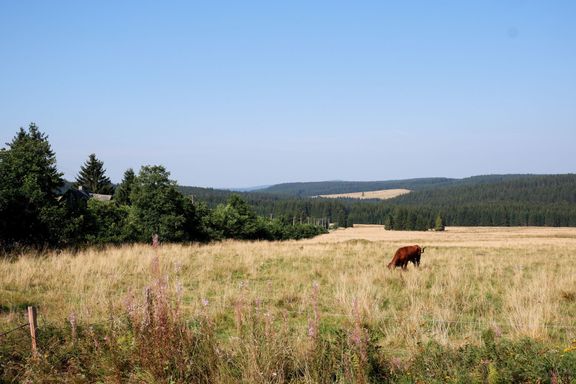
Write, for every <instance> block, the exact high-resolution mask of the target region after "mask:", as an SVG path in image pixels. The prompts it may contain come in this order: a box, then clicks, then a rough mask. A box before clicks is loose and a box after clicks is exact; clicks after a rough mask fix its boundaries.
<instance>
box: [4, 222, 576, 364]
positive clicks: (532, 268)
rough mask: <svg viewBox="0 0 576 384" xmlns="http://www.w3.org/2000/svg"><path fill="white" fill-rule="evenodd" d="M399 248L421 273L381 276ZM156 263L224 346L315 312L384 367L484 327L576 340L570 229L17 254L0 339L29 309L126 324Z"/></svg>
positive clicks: (299, 322) (7, 267)
mask: <svg viewBox="0 0 576 384" xmlns="http://www.w3.org/2000/svg"><path fill="white" fill-rule="evenodd" d="M408 244H419V245H422V246H426V247H427V248H426V251H425V253H424V254H423V255H422V264H421V267H420V268H419V269H415V268H414V267H413V266H412V264H411V265H410V266H409V268H408V271H406V272H402V271H401V270H393V271H390V270H388V269H386V267H385V266H386V264H387V263H388V262H389V260H390V259H391V257H392V255H393V253H394V251H395V249H396V248H397V247H399V246H402V245H408ZM156 253H157V254H158V256H159V260H160V267H161V271H162V275H163V276H166V278H167V289H168V291H169V293H170V295H171V297H172V298H173V300H174V301H178V302H179V303H180V305H181V307H180V310H181V311H182V314H183V317H184V318H186V317H188V316H189V317H193V316H197V315H198V314H199V313H204V314H206V313H207V314H208V315H209V316H210V317H211V318H212V319H214V321H215V324H216V327H217V329H218V330H219V334H220V335H221V337H223V338H226V337H228V336H226V335H229V334H230V332H231V330H232V329H233V328H234V321H235V320H234V316H235V314H237V312H238V308H240V307H242V308H253V309H254V308H256V309H257V310H262V311H266V313H269V314H270V316H272V317H273V318H275V319H281V318H283V319H285V320H286V321H287V322H288V323H289V324H290V327H291V329H292V331H291V332H293V333H294V335H295V336H294V337H295V338H301V339H305V338H306V327H307V326H309V321H310V318H311V316H313V315H314V313H315V312H317V313H318V315H319V317H320V321H321V322H322V323H323V324H324V325H325V326H328V327H330V326H331V325H332V324H333V325H335V326H339V325H344V326H346V325H349V324H352V323H353V322H354V318H355V317H356V318H358V317H361V319H362V322H363V324H364V326H365V327H367V328H370V329H371V330H372V331H373V332H374V334H375V335H376V337H377V341H376V342H377V345H378V346H379V347H380V348H381V349H382V351H383V353H385V354H389V355H391V356H396V355H398V356H405V355H408V354H410V353H411V352H412V351H414V349H415V348H417V346H418V345H419V343H421V342H426V341H428V340H436V341H438V342H439V343H441V344H447V345H456V346H457V345H461V344H465V343H475V342H478V341H479V338H480V335H481V331H482V330H485V329H488V328H491V329H493V330H495V332H497V333H498V334H502V335H504V336H508V337H511V338H517V337H522V336H529V337H531V338H535V339H538V340H541V341H544V342H548V343H551V344H553V345H559V346H562V345H567V344H569V343H570V340H572V339H574V338H575V337H576V321H575V320H574V319H576V265H575V263H574V261H575V256H574V255H575V253H576V229H573V228H459V227H450V228H447V230H446V231H445V232H396V231H386V230H384V229H383V228H382V227H379V226H357V227H354V228H349V229H339V230H336V231H333V232H331V233H329V234H327V235H322V236H319V237H317V238H315V239H311V240H303V241H288V242H239V241H225V242H221V243H213V244H207V245H172V244H164V245H162V246H160V247H159V248H158V249H157V250H154V249H153V248H152V247H150V246H146V245H132V246H122V247H117V248H114V247H111V248H106V249H102V250H97V249H90V250H85V251H81V252H79V253H77V254H73V253H70V252H61V253H53V254H48V255H44V256H33V255H21V256H20V257H18V258H17V259H15V260H1V261H0V303H1V305H2V307H1V308H2V312H0V331H2V330H5V329H8V328H10V327H11V326H12V325H14V324H19V323H20V322H21V321H22V319H23V308H25V306H26V305H36V306H38V308H39V314H40V315H39V316H40V324H63V325H66V324H67V322H68V318H69V316H70V315H71V314H74V316H75V318H76V319H77V321H78V323H85V324H94V323H98V322H102V321H106V320H107V319H109V317H110V316H114V315H115V314H121V313H123V312H124V311H125V310H126V308H127V306H129V305H130V303H131V302H133V301H134V300H139V299H140V298H141V297H142V296H143V294H144V291H145V289H146V287H147V286H149V285H150V284H151V277H150V265H151V261H152V259H153V258H154V255H155V254H156ZM313 286H317V287H318V288H317V289H318V298H317V299H315V298H314V296H315V293H314V288H313ZM316 300H317V309H314V306H315V305H316V304H315V301H316ZM355 310H356V311H357V313H356V314H354V313H353V312H354V311H355ZM230 337H232V336H230Z"/></svg>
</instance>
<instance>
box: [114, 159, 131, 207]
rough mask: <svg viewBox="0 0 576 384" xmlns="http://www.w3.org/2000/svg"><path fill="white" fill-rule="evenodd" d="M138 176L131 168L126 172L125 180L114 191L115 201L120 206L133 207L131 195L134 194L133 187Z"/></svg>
mask: <svg viewBox="0 0 576 384" xmlns="http://www.w3.org/2000/svg"><path fill="white" fill-rule="evenodd" d="M135 178H136V174H135V173H134V170H133V169H132V168H129V169H127V170H126V172H124V178H123V179H122V182H121V183H120V184H119V185H118V187H116V190H115V191H114V200H115V201H116V202H117V203H118V204H123V205H132V200H130V193H132V186H133V185H134V179H135Z"/></svg>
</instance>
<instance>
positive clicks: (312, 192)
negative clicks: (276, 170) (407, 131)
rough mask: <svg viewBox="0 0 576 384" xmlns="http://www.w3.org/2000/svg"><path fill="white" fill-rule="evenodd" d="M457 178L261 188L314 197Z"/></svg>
mask: <svg viewBox="0 0 576 384" xmlns="http://www.w3.org/2000/svg"><path fill="white" fill-rule="evenodd" d="M455 180H456V179H448V178H445V177H434V178H420V179H406V180H386V181H317V182H303V183H283V184H276V185H272V186H270V187H268V188H264V189H261V190H259V191H258V192H260V193H277V194H284V195H290V196H299V197H312V196H318V195H331V194H336V193H351V192H368V191H377V190H380V189H397V188H404V189H410V190H419V189H422V188H427V187H438V186H441V185H444V184H450V183H452V182H454V181H455Z"/></svg>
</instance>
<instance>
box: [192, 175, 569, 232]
mask: <svg viewBox="0 0 576 384" xmlns="http://www.w3.org/2000/svg"><path fill="white" fill-rule="evenodd" d="M385 183H386V182H374V183H369V182H336V181H332V182H318V183H291V184H280V185H279V187H276V186H273V187H270V188H266V189H262V190H259V191H257V192H249V193H244V194H242V196H243V198H244V199H245V200H246V201H247V202H248V203H249V204H250V205H252V206H253V207H254V209H255V210H257V212H258V213H259V214H260V215H264V216H272V217H283V218H284V219H285V220H290V219H292V220H293V221H294V220H295V221H296V222H300V221H303V222H308V221H309V220H312V221H313V222H314V221H315V220H318V219H320V218H325V219H326V220H328V222H331V223H336V224H337V225H338V226H350V225H352V224H354V223H357V224H361V223H362V224H384V225H386V226H387V228H389V229H400V230H407V229H416V230H427V229H431V228H435V229H441V228H442V227H444V226H446V225H463V226H527V225H533V226H576V175H574V174H567V175H486V176H474V177H469V178H465V179H445V178H444V179H440V178H435V179H412V180H406V181H402V180H400V181H391V182H389V183H388V184H385ZM383 185H387V186H388V187H390V188H400V187H401V188H408V189H411V190H412V192H411V193H409V194H406V195H402V196H399V197H396V198H394V199H390V200H385V201H382V200H362V201H360V200H357V199H344V198H343V199H324V198H311V197H301V196H304V195H310V196H314V195H316V194H319V193H322V194H323V193H332V192H334V193H336V192H342V193H344V192H359V191H362V189H361V188H381V187H382V186H383ZM183 190H184V191H185V192H186V193H190V194H193V195H194V196H195V197H196V198H197V199H198V200H202V201H206V202H207V203H208V204H209V205H216V204H219V203H221V202H222V201H224V199H225V198H226V197H227V196H228V195H229V194H231V193H232V192H229V191H221V190H211V189H203V188H183ZM365 191H368V189H366V190H365Z"/></svg>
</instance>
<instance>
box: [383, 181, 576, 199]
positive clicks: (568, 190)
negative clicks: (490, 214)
mask: <svg viewBox="0 0 576 384" xmlns="http://www.w3.org/2000/svg"><path fill="white" fill-rule="evenodd" d="M390 203H392V204H395V205H431V206H454V205H469V204H481V203H485V204H486V203H539V204H566V203H568V204H576V174H565V175H489V176H475V177H469V178H465V179H460V180H455V181H452V182H451V183H446V184H444V185H440V186H437V187H434V188H424V189H421V190H416V191H414V192H413V193H410V194H407V195H402V196H399V197H396V198H394V199H391V200H390Z"/></svg>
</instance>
